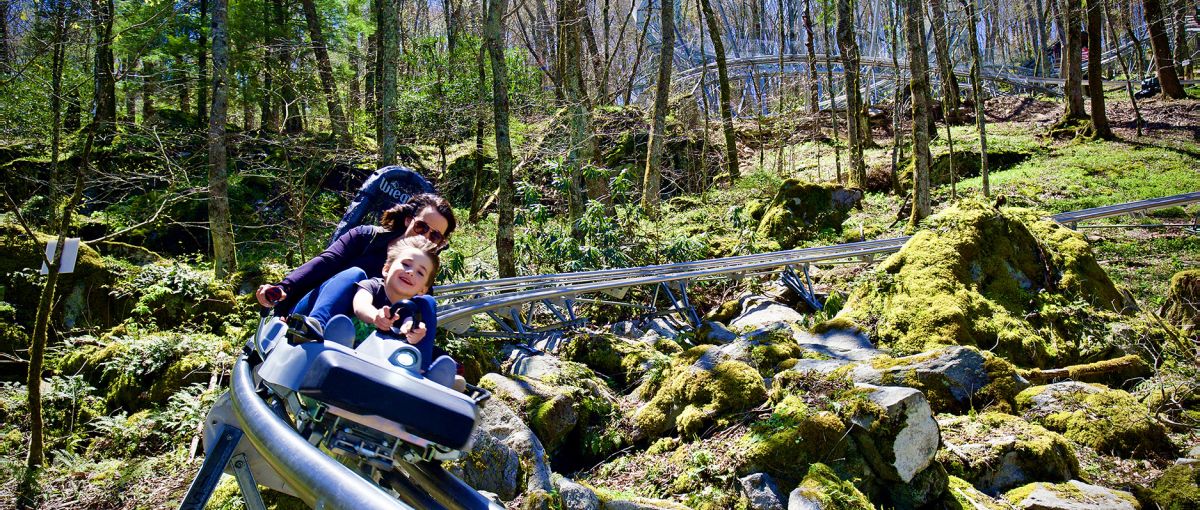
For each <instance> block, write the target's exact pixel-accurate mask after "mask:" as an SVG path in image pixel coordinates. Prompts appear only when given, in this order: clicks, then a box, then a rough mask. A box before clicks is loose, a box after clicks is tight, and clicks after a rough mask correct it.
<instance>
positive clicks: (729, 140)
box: [700, 0, 741, 184]
mask: <svg viewBox="0 0 1200 510" xmlns="http://www.w3.org/2000/svg"><path fill="white" fill-rule="evenodd" d="M700 7H701V9H702V10H703V11H704V22H705V23H706V24H707V25H708V35H709V37H710V38H711V39H712V45H713V56H714V57H715V58H716V60H717V83H718V85H717V86H718V87H719V88H720V90H721V129H722V131H724V132H725V171H726V173H727V174H728V176H729V181H728V182H729V183H730V184H733V181H735V180H737V179H738V178H739V177H741V171H740V167H739V163H738V153H737V133H736V132H734V129H733V111H732V105H731V103H732V102H733V100H732V98H731V96H732V95H733V94H732V93H731V92H730V90H729V67H728V66H727V65H726V63H725V43H724V42H722V40H721V25H720V22H719V20H717V17H716V15H714V14H713V9H712V0H700Z"/></svg>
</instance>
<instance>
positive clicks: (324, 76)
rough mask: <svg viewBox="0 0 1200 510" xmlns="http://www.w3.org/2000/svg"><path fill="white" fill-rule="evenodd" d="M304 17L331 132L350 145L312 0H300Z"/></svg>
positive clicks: (340, 142)
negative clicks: (327, 109)
mask: <svg viewBox="0 0 1200 510" xmlns="http://www.w3.org/2000/svg"><path fill="white" fill-rule="evenodd" d="M300 4H301V5H302V6H303V8H304V19H305V21H306V22H307V24H308V37H309V38H310V39H312V46H313V55H314V56H315V57H316V59H317V74H318V75H320V77H321V89H322V90H323V91H324V92H325V103H326V105H327V106H328V108H329V119H330V121H331V124H332V125H333V134H334V136H335V137H337V139H338V144H339V145H340V146H341V147H347V148H348V147H350V146H351V145H352V142H351V141H350V129H349V127H348V126H347V123H346V114H345V113H343V112H342V101H341V100H340V99H338V92H337V82H335V81H334V79H333V66H332V65H330V63H329V50H327V49H326V47H325V36H324V35H323V34H322V31H321V18H320V16H319V15H318V14H317V7H316V5H315V4H314V3H313V0H302V1H301V2H300Z"/></svg>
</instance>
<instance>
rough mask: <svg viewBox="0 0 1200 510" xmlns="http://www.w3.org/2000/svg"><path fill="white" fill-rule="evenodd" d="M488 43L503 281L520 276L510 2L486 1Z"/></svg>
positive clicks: (498, 246) (498, 255) (498, 243)
mask: <svg viewBox="0 0 1200 510" xmlns="http://www.w3.org/2000/svg"><path fill="white" fill-rule="evenodd" d="M485 5H486V6H487V21H486V23H485V24H484V41H485V42H486V44H487V49H488V55H489V56H490V57H491V63H492V111H493V114H494V115H493V118H494V120H495V130H496V170H497V173H498V174H499V175H498V180H499V183H500V189H499V191H498V192H497V195H499V200H498V205H497V215H496V216H497V218H496V263H497V267H498V269H499V273H500V277H501V278H508V277H512V276H516V275H517V270H516V264H515V261H514V260H513V255H514V254H513V247H514V246H513V199H514V198H515V195H516V187H515V186H514V185H513V174H512V144H511V142H510V140H509V135H508V69H507V68H506V67H505V64H504V14H505V12H507V11H508V0H485Z"/></svg>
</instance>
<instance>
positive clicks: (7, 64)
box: [0, 0, 12, 73]
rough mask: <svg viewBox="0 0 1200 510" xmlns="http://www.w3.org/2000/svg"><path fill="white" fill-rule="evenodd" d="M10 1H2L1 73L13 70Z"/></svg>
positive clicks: (0, 34) (0, 26)
mask: <svg viewBox="0 0 1200 510" xmlns="http://www.w3.org/2000/svg"><path fill="white" fill-rule="evenodd" d="M8 5H9V0H0V73H7V72H9V70H10V69H11V68H12V45H11V44H10V43H9V40H8Z"/></svg>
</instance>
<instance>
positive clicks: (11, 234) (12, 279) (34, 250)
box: [0, 223, 119, 347]
mask: <svg viewBox="0 0 1200 510" xmlns="http://www.w3.org/2000/svg"><path fill="white" fill-rule="evenodd" d="M35 234H36V239H31V238H30V237H29V235H28V234H27V233H26V232H25V230H24V229H22V228H21V227H19V226H17V225H14V224H11V223H0V253H3V254H4V256H2V257H0V288H3V289H4V291H3V295H0V299H3V300H4V301H7V302H8V303H11V304H12V305H13V308H14V309H15V319H16V323H17V324H33V323H34V315H35V313H36V312H37V308H38V299H39V298H40V297H41V289H42V285H40V284H36V278H37V273H38V270H39V269H40V268H41V267H42V264H43V262H42V258H43V257H44V256H45V253H46V243H48V242H49V241H51V240H57V238H56V237H53V236H50V235H47V234H43V233H41V232H36V233H35ZM112 282H113V274H112V267H110V264H109V263H108V262H106V261H105V259H104V258H102V257H101V256H100V253H99V252H97V251H96V250H95V249H93V248H92V247H91V246H90V245H88V244H87V243H80V244H79V255H78V257H77V258H76V261H75V269H74V271H72V272H70V273H61V274H60V275H59V279H58V288H57V290H56V291H55V296H59V297H61V298H62V299H55V308H54V311H53V312H52V313H51V315H50V317H51V320H52V321H53V324H54V326H55V327H61V326H65V327H66V328H68V329H69V328H76V327H89V326H111V325H112V324H114V323H116V322H118V321H119V319H117V320H114V315H116V310H114V309H113V306H112V302H113V300H112V298H111V297H110V296H109V288H110V286H111V285H112ZM31 329H32V328H31ZM26 347H27V346H26Z"/></svg>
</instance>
